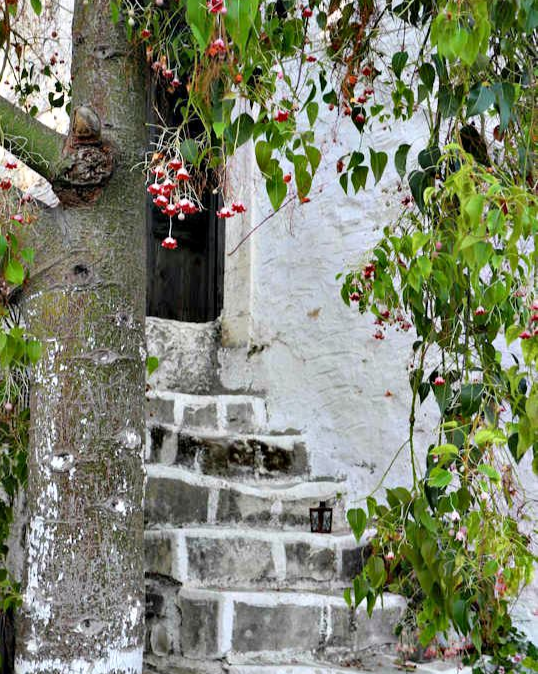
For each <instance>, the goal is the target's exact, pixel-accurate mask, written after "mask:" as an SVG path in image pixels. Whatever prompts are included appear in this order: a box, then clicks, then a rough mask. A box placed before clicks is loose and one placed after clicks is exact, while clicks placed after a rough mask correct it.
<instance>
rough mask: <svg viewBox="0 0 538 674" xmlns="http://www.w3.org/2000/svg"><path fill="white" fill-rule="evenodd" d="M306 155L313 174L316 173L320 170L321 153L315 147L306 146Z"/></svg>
mask: <svg viewBox="0 0 538 674" xmlns="http://www.w3.org/2000/svg"><path fill="white" fill-rule="evenodd" d="M304 151H305V154H306V156H307V157H308V161H309V162H310V166H311V167H312V173H315V172H316V171H317V170H318V166H319V163H320V161H321V151H320V150H318V148H317V147H316V146H315V145H306V146H305V149H304Z"/></svg>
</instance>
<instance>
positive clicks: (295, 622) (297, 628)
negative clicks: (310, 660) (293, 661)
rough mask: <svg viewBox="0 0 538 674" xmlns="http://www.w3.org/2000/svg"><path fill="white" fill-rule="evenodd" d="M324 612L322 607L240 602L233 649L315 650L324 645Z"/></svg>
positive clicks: (236, 610) (236, 612) (236, 614)
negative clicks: (321, 644)
mask: <svg viewBox="0 0 538 674" xmlns="http://www.w3.org/2000/svg"><path fill="white" fill-rule="evenodd" d="M320 611H321V609H320V608H319V607H318V606H296V605H294V604H277V605H276V606H252V605H250V604H246V603H242V602H237V603H236V604H235V620H234V628H233V634H232V650H234V651H238V652H240V653H248V652H256V651H281V650H285V649H290V650H291V649H293V650H295V651H304V652H307V651H312V650H314V649H316V648H318V646H319V644H320V631H319V630H320V615H321V613H320Z"/></svg>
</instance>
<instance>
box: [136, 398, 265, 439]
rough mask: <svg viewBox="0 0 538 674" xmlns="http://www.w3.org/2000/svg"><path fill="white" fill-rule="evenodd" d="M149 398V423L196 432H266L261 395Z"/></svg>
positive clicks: (147, 411) (263, 404)
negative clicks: (168, 425) (171, 425)
mask: <svg viewBox="0 0 538 674" xmlns="http://www.w3.org/2000/svg"><path fill="white" fill-rule="evenodd" d="M146 399H147V407H146V414H147V419H148V422H149V423H150V424H151V423H162V424H175V425H176V426H178V427H179V428H182V429H189V430H192V431H195V432H199V431H202V430H211V431H220V432H222V433H259V432H261V431H262V430H266V429H267V410H266V408H265V400H264V399H263V398H262V397H260V396H254V395H224V394H219V395H193V394H188V393H175V392H173V391H159V390H150V391H148V392H147V394H146Z"/></svg>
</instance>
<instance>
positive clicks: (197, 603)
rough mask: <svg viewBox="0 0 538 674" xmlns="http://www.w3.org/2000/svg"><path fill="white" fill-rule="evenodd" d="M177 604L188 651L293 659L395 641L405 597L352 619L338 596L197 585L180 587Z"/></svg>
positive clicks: (238, 659)
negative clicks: (237, 589)
mask: <svg viewBox="0 0 538 674" xmlns="http://www.w3.org/2000/svg"><path fill="white" fill-rule="evenodd" d="M178 605H179V608H180V611H181V616H182V617H181V631H180V639H181V647H182V652H183V654H184V655H186V656H187V657H191V658H198V659H208V660H215V659H218V658H222V657H226V658H227V660H228V662H230V663H232V664H234V663H237V664H241V663H245V662H248V661H249V660H252V658H256V659H262V660H265V662H271V661H272V662H274V663H279V662H286V661H287V662H289V661H290V659H291V657H292V656H295V657H301V656H305V655H307V654H308V653H310V654H313V653H316V654H319V653H320V652H325V653H326V654H330V655H331V656H335V655H337V654H339V655H345V654H350V653H358V652H359V651H361V650H364V649H370V648H374V647H381V646H385V645H387V644H394V643H396V637H395V635H394V629H395V627H396V624H397V622H398V620H399V619H400V618H401V617H402V615H403V612H404V610H405V601H404V600H403V599H402V598H401V597H396V596H394V595H388V596H386V597H385V601H384V608H381V606H379V605H378V606H377V607H376V608H375V609H374V614H373V617H372V618H368V617H367V615H366V612H365V610H364V609H362V608H361V609H359V611H358V612H357V613H356V614H355V616H354V617H352V616H351V614H350V612H349V609H348V608H347V606H346V604H345V602H344V599H343V598H341V597H339V596H331V595H325V594H321V593H306V592H302V593H301V592H270V591H267V592H252V593H249V592H232V591H219V590H202V589H192V588H182V589H181V590H180V591H179V593H178ZM200 625H204V629H203V630H201V629H200Z"/></svg>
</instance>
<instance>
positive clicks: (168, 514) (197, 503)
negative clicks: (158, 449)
mask: <svg viewBox="0 0 538 674" xmlns="http://www.w3.org/2000/svg"><path fill="white" fill-rule="evenodd" d="M147 473H148V483H147V486H146V508H145V511H146V522H147V524H148V528H152V527H153V528H155V527H156V526H158V527H162V526H169V527H170V528H173V527H182V526H187V525H190V524H217V523H222V524H228V525H230V524H237V525H245V526H250V527H259V526H263V527H266V526H272V527H279V528H280V527H284V528H294V529H301V530H303V531H309V528H310V526H309V524H310V522H309V509H310V507H316V506H318V504H319V502H320V501H329V500H330V499H334V498H335V497H336V496H337V494H339V489H340V488H341V487H340V485H339V484H338V483H334V482H310V483H302V484H296V485H294V486H288V487H279V486H278V485H275V486H271V483H267V484H266V485H263V486H262V485H249V484H243V483H241V482H231V481H229V480H225V479H220V478H216V477H211V476H207V475H196V474H194V473H192V472H190V471H188V470H185V469H183V468H179V467H169V466H162V465H159V464H150V465H148V466H147ZM333 529H334V531H343V530H347V531H349V528H348V525H347V523H346V520H345V501H344V498H340V499H339V500H338V501H337V502H336V503H335V505H334V508H333Z"/></svg>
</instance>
